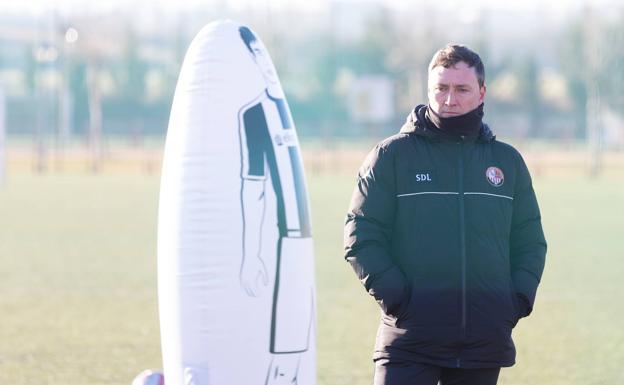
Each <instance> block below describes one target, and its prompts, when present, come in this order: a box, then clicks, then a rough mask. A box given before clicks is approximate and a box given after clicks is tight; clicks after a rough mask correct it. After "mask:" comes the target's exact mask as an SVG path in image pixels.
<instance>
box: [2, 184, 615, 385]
mask: <svg viewBox="0 0 624 385" xmlns="http://www.w3.org/2000/svg"><path fill="white" fill-rule="evenodd" d="M308 178H309V187H310V192H311V198H312V209H313V216H314V217H313V219H314V222H313V224H314V226H315V243H316V251H317V287H318V334H319V337H318V379H319V381H318V383H319V384H320V385H341V384H349V385H365V384H370V383H371V376H372V371H373V366H372V363H371V359H370V357H371V353H372V346H373V341H374V337H375V331H376V326H377V318H378V310H377V308H376V304H375V303H374V302H373V301H372V300H371V299H370V298H368V297H367V295H366V293H365V292H364V290H363V289H362V288H361V286H360V283H359V282H358V281H357V280H356V278H355V275H354V274H353V273H352V271H351V268H350V267H349V266H348V264H347V263H346V262H344V261H343V259H342V223H343V217H344V213H345V210H346V208H347V204H348V201H349V197H350V194H351V189H352V184H353V181H354V178H353V175H352V174H351V173H348V174H344V173H335V174H328V173H324V174H316V175H315V174H309V175H308ZM158 184H159V180H158V177H157V176H155V175H153V176H148V175H123V174H116V175H100V176H89V175H80V174H64V175H59V174H55V175H54V174H53V175H44V176H34V175H32V174H29V173H22V174H16V175H11V176H10V179H9V183H8V185H7V186H5V187H4V188H3V189H0V228H2V231H0V311H1V313H0V384H2V385H5V384H6V385H29V384H33V385H35V384H36V385H43V384H54V385H59V384H62V385H83V384H88V385H100V384H102V385H103V384H110V385H113V384H114V385H120V384H130V381H131V380H132V378H133V377H134V375H135V374H137V373H138V372H139V371H140V370H142V369H144V368H158V367H161V362H160V346H159V330H158V313H157V301H156V215H157V201H158ZM535 187H536V191H537V193H538V197H539V200H540V204H541V208H542V215H543V220H544V227H545V232H546V236H547V239H548V241H549V253H548V256H547V263H546V270H545V273H544V277H543V280H542V285H541V288H540V291H539V293H538V300H537V304H536V307H535V311H534V314H533V315H532V316H531V317H530V318H528V319H526V320H522V321H521V322H520V324H519V325H518V327H517V328H516V329H515V331H514V336H515V340H516V344H517V346H518V357H517V361H518V363H517V364H516V366H515V367H513V368H510V369H505V370H504V371H503V372H502V375H501V380H500V381H499V383H500V384H505V385H520V384H526V385H533V384H548V385H573V384H578V385H594V384H595V385H598V384H605V385H615V384H622V383H624V321H623V320H624V299H623V298H622V297H623V296H624V253H623V251H624V247H623V246H622V244H623V243H622V237H623V236H624V203H623V201H624V178H618V179H610V178H601V179H590V180H588V179H582V178H580V177H579V178H563V177H559V178H557V177H548V178H546V177H540V178H537V179H536V180H535ZM221 385H228V384H221Z"/></svg>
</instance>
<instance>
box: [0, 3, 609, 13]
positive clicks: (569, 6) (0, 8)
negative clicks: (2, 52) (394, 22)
mask: <svg viewBox="0 0 624 385" xmlns="http://www.w3.org/2000/svg"><path fill="white" fill-rule="evenodd" d="M332 1H336V0H27V1H15V0H0V12H3V13H4V12H15V13H21V14H31V15H37V14H41V13H43V12H45V11H46V10H50V9H56V10H59V11H60V12H62V13H65V12H67V13H75V12H80V11H83V10H88V11H90V12H98V11H102V12H106V11H111V10H115V9H137V8H140V7H150V8H154V7H158V8H161V9H172V10H173V9H188V8H196V7H211V6H224V5H227V6H228V8H230V9H232V10H234V11H236V10H242V9H246V8H253V9H262V8H269V9H280V8H285V7H287V8H291V9H292V8H299V9H304V10H311V11H312V10H318V9H323V8H324V7H326V6H327V5H328V3H330V2H332ZM339 2H342V3H354V5H355V4H357V3H363V2H365V3H383V4H386V5H387V6H390V7H393V8H399V9H401V8H414V7H417V6H422V5H427V6H429V7H431V8H439V9H448V10H462V9H475V8H487V9H492V10H509V11H518V10H536V11H537V10H544V11H549V12H558V11H573V10H577V9H581V8H582V7H583V6H584V5H586V4H590V5H591V6H592V7H594V8H602V9H606V8H610V7H615V6H617V5H619V3H620V2H619V0H550V1H545V0H507V1H501V0H472V1H470V2H469V4H467V2H466V1H465V0H446V1H426V0H422V1H415V0H339Z"/></svg>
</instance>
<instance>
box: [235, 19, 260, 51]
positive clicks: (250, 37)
mask: <svg viewBox="0 0 624 385" xmlns="http://www.w3.org/2000/svg"><path fill="white" fill-rule="evenodd" d="M238 32H239V33H240V37H241V39H243V41H244V42H245V45H246V46H247V49H248V50H249V52H251V53H252V54H253V53H254V52H253V50H252V49H251V42H254V41H257V40H258V39H256V35H254V33H253V32H251V30H250V29H249V28H247V27H245V26H242V27H239V28H238Z"/></svg>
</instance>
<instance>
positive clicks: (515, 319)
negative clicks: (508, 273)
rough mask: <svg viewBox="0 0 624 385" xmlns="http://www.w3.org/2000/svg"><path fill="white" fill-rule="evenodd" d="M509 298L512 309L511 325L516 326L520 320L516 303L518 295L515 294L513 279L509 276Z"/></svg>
mask: <svg viewBox="0 0 624 385" xmlns="http://www.w3.org/2000/svg"><path fill="white" fill-rule="evenodd" d="M509 299H510V301H511V309H512V313H513V314H512V327H516V325H517V324H518V321H519V320H520V305H519V304H518V296H517V295H516V288H515V287H514V284H513V281H512V280H511V278H509Z"/></svg>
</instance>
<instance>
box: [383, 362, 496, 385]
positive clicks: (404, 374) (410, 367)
mask: <svg viewBox="0 0 624 385" xmlns="http://www.w3.org/2000/svg"><path fill="white" fill-rule="evenodd" d="M499 372H500V368H486V369H456V368H442V367H439V366H433V365H426V364H418V363H413V362H391V361H389V360H387V359H380V360H377V361H376V362H375V380H374V385H438V382H439V384H440V385H496V383H497V382H498V374H499Z"/></svg>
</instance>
